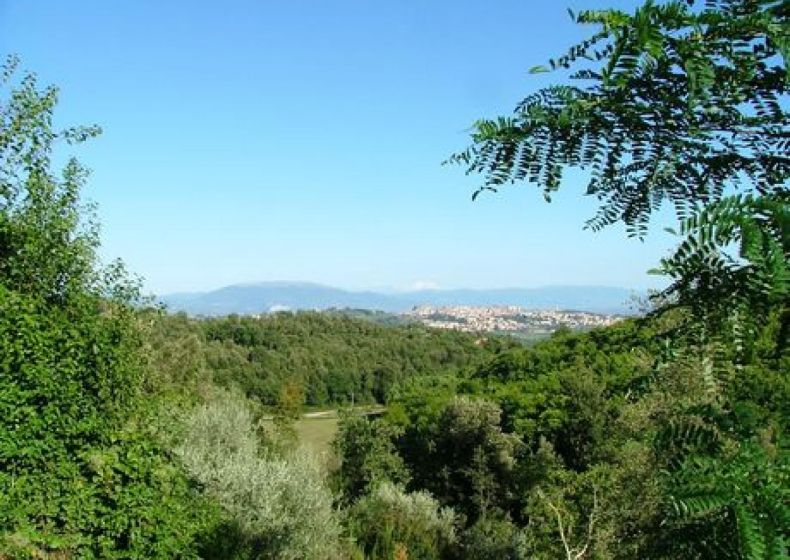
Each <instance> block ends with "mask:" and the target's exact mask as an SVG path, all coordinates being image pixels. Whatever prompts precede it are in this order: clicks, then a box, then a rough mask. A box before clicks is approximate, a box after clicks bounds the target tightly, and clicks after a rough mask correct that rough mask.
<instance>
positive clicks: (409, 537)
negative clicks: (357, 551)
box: [351, 482, 456, 560]
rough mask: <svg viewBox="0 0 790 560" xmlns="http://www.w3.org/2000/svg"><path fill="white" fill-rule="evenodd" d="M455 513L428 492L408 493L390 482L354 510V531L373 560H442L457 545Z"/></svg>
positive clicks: (362, 500)
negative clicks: (401, 559)
mask: <svg viewBox="0 0 790 560" xmlns="http://www.w3.org/2000/svg"><path fill="white" fill-rule="evenodd" d="M455 523H456V517H455V513H454V512H453V510H452V509H450V508H442V507H440V506H439V502H437V501H436V500H435V499H434V498H433V497H431V495H430V494H428V493H426V492H414V493H406V492H405V491H404V490H403V489H402V488H400V487H398V486H395V485H394V484H392V483H390V482H384V483H382V484H380V485H379V486H377V487H376V488H375V489H374V490H373V491H372V492H371V493H370V494H369V495H367V496H364V497H363V498H361V499H360V500H359V501H358V502H357V503H356V505H354V507H353V508H352V509H351V530H352V531H351V532H352V534H353V535H354V536H355V537H356V538H357V541H358V543H359V545H360V546H361V548H362V549H363V551H364V552H365V555H366V557H368V558H371V559H378V558H381V559H387V560H389V559H391V558H397V557H406V558H410V559H415V560H417V559H423V560H430V559H438V558H444V557H445V556H446V555H448V554H450V553H451V552H452V551H453V549H454V546H455V544H456V535H455Z"/></svg>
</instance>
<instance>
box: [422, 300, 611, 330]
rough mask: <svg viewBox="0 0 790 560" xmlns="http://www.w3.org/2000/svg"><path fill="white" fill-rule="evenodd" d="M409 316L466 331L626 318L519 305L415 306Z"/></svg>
mask: <svg viewBox="0 0 790 560" xmlns="http://www.w3.org/2000/svg"><path fill="white" fill-rule="evenodd" d="M407 315H409V316H411V317H413V318H415V319H417V320H419V321H420V322H422V323H423V324H424V325H426V326H428V327H434V328H439V329H454V330H459V331H466V332H510V333H550V332H553V331H555V330H557V329H559V328H561V327H568V328H570V329H574V330H589V329H593V328H597V327H606V326H608V325H611V324H613V323H616V322H617V321H620V320H621V319H622V317H621V316H618V315H602V314H598V313H588V312H584V311H559V310H556V311H552V310H533V309H524V308H522V307H517V306H512V305H508V306H484V307H477V306H467V305H454V306H445V307H434V306H430V305H423V306H419V307H415V308H414V309H413V310H412V311H411V312H409V313H408V314H407Z"/></svg>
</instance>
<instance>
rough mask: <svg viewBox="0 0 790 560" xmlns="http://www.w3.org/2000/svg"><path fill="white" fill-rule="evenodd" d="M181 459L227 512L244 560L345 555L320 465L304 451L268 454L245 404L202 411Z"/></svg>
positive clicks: (192, 422)
mask: <svg viewBox="0 0 790 560" xmlns="http://www.w3.org/2000/svg"><path fill="white" fill-rule="evenodd" d="M177 453H178V455H179V456H180V457H181V459H182V460H183V462H184V465H185V466H186V469H187V471H188V472H189V473H190V474H191V475H192V476H193V477H194V478H195V479H196V480H197V481H199V482H200V483H201V484H202V485H203V487H204V488H205V492H206V494H207V495H209V496H211V497H212V498H214V499H216V500H217V502H218V503H219V504H220V505H221V506H222V508H223V510H224V511H225V512H226V515H227V523H226V528H230V529H232V532H234V534H235V537H234V540H235V542H234V543H233V547H235V549H237V550H238V551H240V552H238V557H255V558H261V557H263V558H282V559H286V560H287V559H294V560H296V559H310V558H316V559H319V558H320V559H322V560H323V559H327V558H333V557H339V556H340V555H341V554H342V550H341V542H340V533H341V527H340V523H339V519H338V515H337V512H336V511H335V510H334V509H333V506H332V495H331V493H330V492H329V490H328V489H327V487H326V485H325V483H324V477H323V473H322V472H321V469H320V467H319V463H318V461H316V460H315V458H314V457H312V456H311V455H309V454H307V453H305V452H303V451H297V452H294V453H293V454H291V455H289V456H287V457H277V456H274V455H273V454H271V453H270V452H267V451H265V450H262V449H261V446H260V445H259V442H258V437H257V434H256V430H255V426H254V424H253V421H252V415H251V413H250V412H249V410H247V409H246V408H245V407H244V405H243V403H241V402H240V399H239V398H236V399H233V397H232V396H231V395H230V394H225V395H224V396H222V397H221V398H220V399H218V400H217V401H215V402H211V403H208V404H206V405H203V406H201V407H199V408H198V409H197V410H195V411H194V413H193V414H192V415H191V417H190V418H189V420H188V422H187V430H186V433H185V436H184V439H183V442H182V443H181V445H180V446H179V447H178V449H177ZM227 536H228V533H227V532H226V534H225V537H227ZM207 546H208V547H209V548H211V547H212V546H214V547H215V548H217V546H216V543H209V544H208V545H207ZM225 546H228V547H229V543H225ZM233 547H230V548H233Z"/></svg>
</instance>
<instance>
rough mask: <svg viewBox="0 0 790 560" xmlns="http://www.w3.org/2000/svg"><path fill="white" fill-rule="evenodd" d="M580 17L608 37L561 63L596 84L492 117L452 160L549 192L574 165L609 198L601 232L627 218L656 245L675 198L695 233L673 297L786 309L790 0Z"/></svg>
mask: <svg viewBox="0 0 790 560" xmlns="http://www.w3.org/2000/svg"><path fill="white" fill-rule="evenodd" d="M697 5H701V6H699V7H697ZM574 18H575V20H576V21H577V22H578V23H581V24H587V25H595V26H596V27H597V31H596V32H594V33H593V34H592V35H591V36H590V37H589V38H588V39H586V40H584V41H582V42H581V43H579V44H577V45H574V46H573V47H572V48H571V49H569V51H568V53H567V54H566V55H564V56H561V57H559V58H558V59H556V60H552V61H551V69H568V68H573V69H574V70H575V72H574V73H573V74H572V76H571V77H572V78H573V79H574V80H575V81H576V82H577V83H582V84H583V85H560V86H551V87H547V88H544V89H542V90H540V91H538V92H537V93H535V94H533V95H530V96H529V97H527V98H526V99H524V100H523V101H522V102H521V103H520V104H519V105H518V106H517V108H516V111H515V112H514V114H513V115H512V116H509V117H500V118H498V119H493V120H481V121H478V122H477V124H476V125H475V132H474V134H473V144H472V146H471V147H470V148H469V149H467V150H466V151H464V152H461V153H459V154H456V155H455V156H453V158H451V161H454V162H458V163H461V164H463V165H466V167H467V170H468V172H470V173H482V174H483V175H484V177H485V183H484V185H483V186H482V187H481V189H480V190H481V191H482V190H496V189H498V188H499V187H500V186H502V185H505V184H508V183H515V182H520V181H529V182H532V183H535V184H536V185H537V186H538V187H540V188H541V189H543V192H544V195H545V196H546V197H547V198H550V196H551V194H552V193H553V192H554V191H555V190H557V189H558V188H559V187H560V185H561V182H562V172H563V170H564V169H565V168H566V167H580V168H582V169H585V170H587V171H589V180H588V182H587V190H586V194H588V195H592V196H595V197H597V198H598V199H599V200H600V201H601V206H600V210H599V212H598V214H597V215H596V216H595V217H594V218H592V219H591V220H590V221H588V227H590V228H592V229H594V230H595V229H599V228H601V227H604V226H606V225H609V224H612V223H615V222H622V223H624V224H625V226H626V228H627V230H628V233H629V235H635V236H640V237H641V236H644V235H646V233H647V229H648V223H649V218H650V216H651V214H653V212H655V211H656V210H657V209H658V208H659V207H660V206H661V205H662V204H663V203H665V202H667V203H669V204H671V205H672V207H673V208H674V209H675V211H676V213H677V216H678V218H679V219H680V220H681V226H680V230H679V232H678V233H679V234H680V235H682V236H683V237H684V239H683V242H682V243H681V245H680V246H679V248H678V250H677V252H676V253H675V254H674V255H673V256H672V257H670V258H668V259H666V260H665V261H664V262H663V263H662V268H661V270H662V271H663V272H664V273H665V274H668V275H669V276H670V278H671V279H672V280H673V284H672V285H671V287H670V288H669V289H668V290H667V294H669V295H672V296H675V297H676V298H677V300H678V302H679V303H681V304H683V305H688V306H691V307H692V308H693V309H694V310H695V311H697V312H698V316H699V314H704V316H705V320H707V321H711V320H713V319H717V320H720V321H723V320H726V319H727V318H731V316H732V312H733V309H734V308H736V309H742V314H741V315H742V316H741V317H740V318H741V319H742V320H748V314H749V313H750V312H751V313H760V312H764V310H765V309H766V308H767V307H770V306H771V305H773V304H776V303H780V304H783V305H786V302H787V297H788V290H789V289H790V270H789V269H788V254H790V241H789V240H790V236H788V224H789V222H788V211H787V207H788V206H787V204H788V186H787V181H788V177H790V159H788V157H787V149H788V144H787V138H788V134H790V121H788V114H787V110H786V107H787V104H786V101H787V84H788V77H787V57H788V54H789V53H790V46H789V45H790V33H788V29H789V28H790V22H789V21H788V19H789V18H790V10H788V7H787V3H786V2H782V1H778V0H756V1H755V0H708V1H706V2H704V3H703V2H702V1H699V0H697V1H695V0H689V1H680V0H674V1H669V2H664V3H657V2H653V1H648V2H646V3H645V4H644V5H643V6H641V7H640V8H639V9H637V10H636V12H635V13H634V14H628V13H625V12H622V11H619V10H597V11H584V12H581V13H579V14H578V15H574ZM545 70H547V69H546V68H544V67H538V68H535V69H533V71H545ZM736 191H740V192H739V193H736ZM479 192H480V191H478V192H477V193H476V194H478V193H479ZM734 244H735V245H739V250H738V254H737V255H733V254H732V252H731V251H730V248H731V247H732V245H734Z"/></svg>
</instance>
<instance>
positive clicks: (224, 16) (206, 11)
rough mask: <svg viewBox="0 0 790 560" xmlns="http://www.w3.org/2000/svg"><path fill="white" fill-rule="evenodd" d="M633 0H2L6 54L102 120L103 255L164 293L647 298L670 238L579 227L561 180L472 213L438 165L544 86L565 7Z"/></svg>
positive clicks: (459, 183) (627, 4)
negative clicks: (317, 286) (318, 290)
mask: <svg viewBox="0 0 790 560" xmlns="http://www.w3.org/2000/svg"><path fill="white" fill-rule="evenodd" d="M635 5H636V2H635V1H631V0H628V1H626V0H566V1H560V2H556V1H553V0H486V1H482V0H480V1H474V2H473V1H467V0H431V1H427V2H426V1H418V0H400V1H393V0H389V1H384V0H381V1H375V0H333V1H329V0H324V1H320V0H279V1H273V0H271V1H265V0H223V1H222V2H219V1H215V2H207V1H186V0H168V1H163V0H135V1H133V2H107V1H106V0H101V1H99V0H90V1H88V0H72V1H69V2H63V1H61V0H36V1H30V0H0V53H2V55H3V56H4V55H5V54H7V53H11V52H14V53H18V54H19V55H20V56H21V57H22V61H23V67H24V68H25V69H28V70H33V71H35V72H37V73H38V74H39V76H40V79H41V81H42V82H44V83H55V84H57V85H58V86H60V88H61V104H60V107H59V112H58V120H59V122H60V123H62V124H89V123H98V124H100V125H102V127H103V128H104V130H105V133H104V135H103V136H102V137H101V138H99V139H97V140H94V141H93V142H91V143H89V144H87V145H85V146H83V147H81V148H80V149H79V150H78V152H77V153H78V155H79V157H80V159H81V160H82V161H84V162H85V163H87V164H88V165H89V166H90V167H91V168H92V170H93V176H92V178H91V180H90V185H89V187H88V189H87V191H86V196H87V197H88V198H89V199H91V200H93V201H95V202H96V203H98V206H99V217H100V219H101V222H102V231H103V241H104V246H103V249H102V254H103V255H105V256H106V257H108V258H109V257H116V256H118V257H121V258H123V259H124V260H125V261H126V262H127V264H128V266H129V268H130V269H131V270H133V271H134V272H136V273H138V274H140V275H142V276H143V277H144V278H145V279H146V285H147V287H148V288H149V289H150V290H153V291H155V292H158V293H164V292H171V291H190V290H201V289H209V288H213V287H218V286H221V285H225V284H231V283H237V282H249V281H259V280H261V281H262V280H304V281H315V282H321V283H326V284H331V285H336V286H341V287H347V288H378V287H395V288H399V289H406V288H409V287H411V286H416V285H436V286H440V287H504V286H525V287H531V286H539V285H546V284H605V285H614V286H624V287H634V288H644V287H648V286H655V285H656V282H657V281H658V280H656V279H655V278H654V277H650V276H648V275H647V273H646V271H647V270H648V269H649V268H651V267H652V266H654V265H655V264H656V262H657V260H658V259H659V258H660V257H661V256H663V255H664V254H666V252H667V250H668V248H669V247H670V246H671V241H672V240H671V239H670V238H669V237H668V235H667V234H664V233H663V232H661V228H659V227H656V228H655V233H654V234H653V235H652V236H651V237H650V238H649V239H648V240H647V241H646V242H639V241H636V240H629V239H626V237H625V235H624V233H623V231H622V229H620V228H611V229H610V230H608V231H605V232H603V233H597V234H593V233H591V232H588V231H583V229H582V226H583V222H584V220H585V218H588V217H590V216H591V215H592V214H593V212H594V209H595V201H594V200H592V199H589V198H585V197H583V196H582V194H581V193H582V184H581V183H580V181H579V180H578V178H576V180H574V178H573V176H570V177H568V180H567V181H566V185H565V188H564V189H563V190H562V191H561V193H560V194H559V195H558V196H556V197H555V200H554V202H552V203H551V204H545V203H544V202H543V201H542V197H541V196H540V194H539V193H538V192H537V191H536V189H535V188H534V187H531V186H529V185H523V186H520V187H515V188H510V189H508V190H507V191H506V192H504V193H502V194H498V195H487V196H483V197H481V198H480V199H478V201H476V202H474V203H473V202H472V201H471V198H470V195H471V193H472V191H473V190H474V188H475V186H476V185H477V184H479V178H477V177H466V176H464V174H463V172H462V170H461V169H460V168H448V167H442V166H441V165H440V164H441V161H442V160H443V159H445V158H446V157H447V156H448V155H449V154H451V153H452V152H453V151H455V150H458V149H461V148H463V147H465V146H466V144H467V134H468V132H467V129H468V127H469V125H470V124H471V123H472V122H473V121H474V120H475V119H476V118H479V117H482V116H493V115H496V114H502V113H506V112H508V111H510V110H511V109H512V107H513V106H514V104H515V103H516V102H518V101H519V100H520V99H521V98H522V97H524V96H525V95H526V94H528V93H529V92H531V91H533V90H534V89H536V88H538V87H540V86H541V85H545V84H546V83H548V82H549V81H550V80H557V79H560V78H561V77H562V76H559V75H551V74H549V75H541V76H531V75H529V74H528V68H530V67H531V66H533V65H535V64H541V63H544V62H545V61H546V60H547V59H548V58H549V57H551V56H554V55H556V54H559V53H561V52H562V51H563V50H564V49H565V47H566V46H568V45H569V44H570V43H571V42H573V41H574V40H576V39H578V38H580V37H582V36H583V35H585V34H586V33H587V32H588V30H584V29H582V28H579V27H577V26H575V25H574V24H573V23H572V22H571V21H570V19H569V17H568V14H567V13H566V8H567V7H571V8H574V9H578V8H585V7H587V8H589V7H604V6H620V7H623V8H627V9H630V8H633V7H634V6H635Z"/></svg>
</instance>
